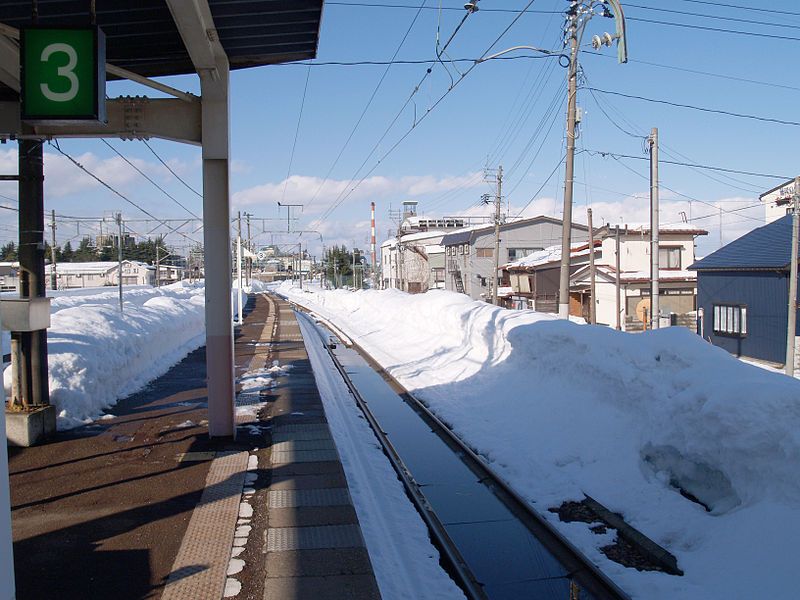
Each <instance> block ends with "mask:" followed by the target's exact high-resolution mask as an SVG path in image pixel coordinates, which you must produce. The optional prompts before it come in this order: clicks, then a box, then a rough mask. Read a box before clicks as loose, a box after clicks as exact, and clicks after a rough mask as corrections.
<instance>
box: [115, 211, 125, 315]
mask: <svg viewBox="0 0 800 600" xmlns="http://www.w3.org/2000/svg"><path fill="white" fill-rule="evenodd" d="M116 221H117V231H118V235H119V239H118V243H117V287H118V288H119V312H124V311H123V308H122V213H117V218H116Z"/></svg>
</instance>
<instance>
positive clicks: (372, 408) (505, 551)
mask: <svg viewBox="0 0 800 600" xmlns="http://www.w3.org/2000/svg"><path fill="white" fill-rule="evenodd" d="M329 352H330V354H331V357H332V358H333V359H334V362H335V363H336V364H337V367H338V368H339V370H340V372H341V373H342V375H343V376H344V377H345V379H346V380H349V381H348V386H349V387H350V389H351V391H352V392H353V394H354V396H355V397H356V399H357V400H358V401H359V403H360V404H361V406H362V409H364V410H365V412H366V416H367V419H368V420H369V421H370V422H371V424H372V425H373V429H376V433H377V434H378V437H379V438H381V441H382V443H383V444H384V447H385V449H386V451H387V454H389V455H390V459H393V456H392V455H394V460H393V461H394V462H395V467H396V469H398V470H399V471H400V475H401V479H405V483H406V485H407V487H409V488H411V489H409V493H410V494H411V496H412V498H414V497H416V499H417V505H418V508H421V509H422V512H427V513H428V514H427V515H426V514H423V518H425V520H426V521H427V522H428V525H429V527H430V528H431V530H432V533H433V534H434V535H433V537H434V538H435V539H437V541H438V543H439V544H440V546H448V545H450V546H452V547H451V548H450V549H448V548H446V547H445V548H443V550H444V555H445V556H447V557H449V558H450V561H451V562H454V563H460V564H455V565H451V567H454V570H455V571H456V574H457V576H459V578H461V579H462V581H461V583H462V585H463V587H464V588H465V591H467V593H468V595H469V596H470V597H474V598H490V599H492V600H495V599H518V598H532V599H546V600H549V599H558V600H577V599H581V600H589V599H596V600H601V599H607V598H615V599H618V598H627V596H626V595H625V594H624V593H623V592H622V591H620V590H619V589H618V588H617V587H616V586H615V585H614V584H613V583H612V582H610V581H609V580H608V579H607V578H606V577H605V576H603V575H602V574H601V573H599V572H598V571H597V569H596V568H595V567H594V566H593V565H591V564H590V563H589V562H588V561H587V560H586V559H585V558H584V557H583V556H582V555H580V553H578V552H577V550H575V549H574V548H573V547H571V545H570V544H569V543H567V542H566V541H565V540H564V539H563V538H562V537H561V536H560V534H558V533H557V532H555V530H554V529H553V528H552V527H551V526H550V525H549V524H548V523H546V522H545V521H544V520H543V519H541V518H540V517H539V516H538V515H536V514H535V513H534V512H533V511H532V509H531V508H530V507H529V506H527V505H525V504H524V501H521V500H520V498H519V497H518V496H516V495H515V494H514V493H513V491H511V490H509V489H508V488H507V487H506V486H505V485H504V484H503V483H502V482H501V481H499V480H498V479H497V478H496V476H494V474H493V473H491V471H489V470H488V469H487V467H486V466H485V465H484V464H483V463H482V462H481V461H480V459H478V458H477V457H476V456H475V455H474V454H472V452H471V451H470V450H469V449H467V448H466V447H464V446H463V445H462V444H460V443H459V442H458V441H457V440H456V439H454V437H453V436H452V434H450V433H449V430H446V428H444V426H442V425H441V424H440V423H439V422H438V421H437V420H436V419H435V417H433V416H432V415H431V414H430V413H429V412H428V411H427V410H426V409H425V408H424V407H423V406H422V405H420V404H419V403H418V402H416V401H415V400H414V399H413V398H411V397H410V396H409V395H408V394H407V393H405V392H404V390H402V389H400V388H399V386H397V384H396V383H395V382H394V381H391V380H390V379H389V378H388V376H385V374H381V373H380V372H379V371H380V368H379V367H377V366H373V365H371V364H370V362H369V361H368V359H367V358H366V357H364V356H362V355H361V354H360V353H359V352H358V351H356V349H353V348H349V347H346V346H344V345H342V344H340V343H339V344H335V347H334V348H329Z"/></svg>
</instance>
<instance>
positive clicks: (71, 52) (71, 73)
mask: <svg viewBox="0 0 800 600" xmlns="http://www.w3.org/2000/svg"><path fill="white" fill-rule="evenodd" d="M57 52H63V53H64V54H66V55H67V58H68V59H69V62H67V64H66V65H64V66H63V67H58V70H57V71H56V73H57V74H58V76H59V77H66V78H67V80H69V84H70V85H69V89H68V90H67V91H66V92H54V91H53V90H51V89H50V86H49V85H48V84H47V83H41V84H39V87H40V89H41V90H42V94H43V95H44V97H45V98H47V99H48V100H50V101H52V102H69V101H70V100H72V99H73V98H75V96H77V95H78V88H79V85H78V76H77V75H75V67H76V66H78V53H77V52H75V48H73V47H72V46H70V45H69V44H64V43H56V44H50V45H49V46H45V48H44V50H42V57H41V61H42V62H44V63H46V62H47V61H49V60H50V56H51V55H53V54H56V53H57Z"/></svg>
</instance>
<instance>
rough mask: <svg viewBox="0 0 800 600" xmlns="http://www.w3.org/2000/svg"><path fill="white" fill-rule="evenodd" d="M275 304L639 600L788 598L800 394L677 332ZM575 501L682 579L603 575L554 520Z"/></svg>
mask: <svg viewBox="0 0 800 600" xmlns="http://www.w3.org/2000/svg"><path fill="white" fill-rule="evenodd" d="M278 290H279V291H280V292H281V293H283V294H285V295H287V296H289V297H290V298H292V299H293V300H295V301H297V302H299V303H301V304H304V305H307V306H308V307H309V308H312V309H313V310H314V311H315V312H318V313H319V314H321V315H322V316H323V317H325V318H327V319H330V320H332V321H333V322H335V323H336V324H337V326H338V327H340V328H341V329H342V330H343V331H344V332H345V333H346V334H347V335H348V336H350V337H352V338H353V339H354V340H355V341H356V343H358V344H359V345H361V346H362V347H364V348H365V349H366V350H367V351H368V352H370V354H372V356H373V357H374V358H375V359H376V360H377V361H378V362H379V363H381V364H382V365H383V366H384V367H385V368H386V369H387V370H388V371H389V372H390V373H391V374H392V375H393V376H395V377H396V378H397V379H398V380H399V381H400V382H401V383H402V384H403V385H405V386H406V387H407V388H408V389H410V390H412V391H414V393H415V395H417V396H418V397H419V398H421V399H423V400H424V401H425V402H426V403H428V404H429V406H430V407H431V408H432V409H433V410H434V411H435V412H436V413H437V414H438V415H439V416H440V417H441V418H442V419H443V420H444V421H445V422H447V423H449V424H450V425H451V426H452V427H453V429H454V430H455V431H456V432H457V433H458V434H459V435H460V436H461V437H462V438H463V439H465V440H466V441H467V442H468V443H469V444H470V445H471V446H472V447H473V448H475V449H477V450H478V452H480V453H481V454H482V455H484V456H485V457H486V458H487V460H488V461H489V462H490V463H492V466H493V468H495V470H497V471H498V472H499V473H500V474H501V475H502V476H503V477H505V478H506V480H507V481H508V482H509V483H510V484H511V485H513V486H514V487H515V488H516V489H517V490H518V491H519V492H520V493H521V494H522V495H523V496H525V497H527V498H529V499H530V500H531V501H532V502H534V503H535V505H536V507H537V508H538V509H539V511H540V512H541V513H542V514H544V515H545V516H546V517H547V518H549V519H550V520H551V521H553V522H554V524H555V525H556V526H557V527H558V528H559V529H560V530H561V531H562V532H564V533H565V534H566V535H567V536H569V537H570V538H571V539H572V541H573V542H574V543H575V544H577V545H578V546H579V547H580V548H581V549H582V550H583V551H584V552H586V554H587V555H588V556H589V557H590V558H591V559H592V560H593V561H595V562H596V563H597V564H598V565H600V567H601V568H603V569H604V570H605V571H606V572H607V573H608V574H609V575H610V576H611V577H612V578H614V579H615V580H617V582H618V583H619V584H620V585H621V586H622V587H623V588H624V589H625V590H626V591H628V592H629V593H631V594H632V595H633V596H634V597H637V598H647V599H654V598H664V599H667V598H669V599H673V598H702V599H704V600H706V599H712V598H719V599H722V598H725V599H727V598H757V597H778V596H780V595H781V593H785V592H786V591H787V590H788V589H791V587H790V586H793V585H794V583H793V582H794V572H795V570H796V564H795V562H796V561H795V558H794V557H796V551H795V548H796V540H797V539H798V537H800V519H797V511H798V510H800V477H798V476H797V475H798V473H800V382H798V381H796V380H793V379H789V378H787V377H784V376H781V375H776V374H773V373H769V372H767V371H764V370H761V369H758V368H756V367H752V366H750V365H746V364H743V363H741V362H740V361H738V360H736V359H735V358H733V357H732V356H730V355H729V354H728V353H727V352H725V351H723V350H721V349H718V348H715V347H713V346H710V345H709V344H707V343H705V342H704V341H703V340H701V339H700V338H699V337H698V336H696V335H694V334H692V333H691V332H689V331H688V330H686V329H683V328H668V329H663V330H659V331H655V332H648V333H645V334H626V333H622V332H617V331H614V330H612V329H609V328H606V327H596V326H595V327H593V326H580V325H576V324H574V323H569V322H564V321H559V320H557V319H555V318H554V317H553V316H552V315H545V314H541V313H535V312H532V311H508V310H503V309H497V308H495V307H493V306H491V305H487V304H484V303H480V302H473V301H471V300H470V299H469V298H467V297H466V296H464V295H460V294H453V293H450V292H443V291H432V292H428V293H427V294H423V295H414V296H410V295H407V294H403V293H401V292H397V291H393V290H387V291H382V292H378V291H369V290H368V291H361V292H355V293H351V292H345V291H330V292H322V291H319V290H316V291H315V292H309V291H308V290H304V291H303V292H301V291H300V290H298V289H295V288H291V287H290V286H289V285H288V284H284V285H282V286H281V287H279V288H278ZM679 489H681V490H683V491H684V492H686V493H688V494H691V495H693V496H694V497H695V498H697V500H698V501H699V502H701V503H702V504H704V505H705V506H706V507H707V509H706V508H704V507H703V506H701V504H700V503H698V502H693V501H691V500H689V499H687V498H686V497H684V496H683V495H681V494H680V493H679ZM584 494H589V495H591V496H593V497H594V498H595V499H597V500H598V501H600V502H601V503H603V504H605V505H606V506H607V507H608V508H610V509H611V510H613V511H617V512H620V513H622V514H623V515H624V517H625V518H626V520H627V521H628V522H629V523H631V524H632V525H633V526H634V527H637V528H638V529H640V530H641V531H642V532H643V533H645V534H646V535H648V536H649V537H651V538H652V539H654V540H655V541H656V542H657V543H659V544H661V545H663V546H665V547H666V548H667V549H669V550H670V551H671V552H672V553H673V554H675V555H676V556H677V558H678V564H679V566H680V567H681V568H682V569H683V570H684V571H685V576H684V577H674V576H669V575H665V574H662V573H656V572H639V571H636V570H634V569H626V568H624V567H622V566H620V565H618V564H617V563H613V562H611V561H609V560H608V559H607V558H605V556H604V555H603V554H602V553H601V552H600V551H599V546H601V545H603V544H604V543H606V542H607V540H606V539H605V538H604V537H603V536H596V535H594V534H592V533H591V532H590V531H589V529H588V526H587V525H585V524H582V523H560V522H558V518H557V517H556V516H555V515H553V514H551V513H548V512H547V509H548V508H550V507H555V506H558V505H559V504H560V503H561V502H562V501H564V500H580V499H582V498H583V495H584Z"/></svg>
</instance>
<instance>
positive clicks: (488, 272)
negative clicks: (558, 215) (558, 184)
mask: <svg viewBox="0 0 800 600" xmlns="http://www.w3.org/2000/svg"><path fill="white" fill-rule="evenodd" d="M561 228H562V222H561V220H560V219H555V218H553V217H547V216H544V215H540V216H538V217H533V218H531V219H520V220H515V221H509V222H507V223H503V224H502V225H501V226H500V254H499V264H500V265H503V264H505V263H509V262H513V261H515V260H518V259H521V258H524V257H526V256H529V255H531V254H533V253H534V252H537V251H540V250H543V249H544V248H547V247H550V246H552V245H554V244H555V243H557V242H558V241H559V240H560V239H561ZM494 230H495V227H494V225H484V226H481V227H476V228H469V229H464V230H461V231H457V232H453V233H450V234H448V235H446V236H444V237H443V238H442V241H441V245H442V246H444V249H445V261H446V270H445V286H446V289H448V290H452V291H454V292H461V293H464V294H467V295H468V296H470V297H471V298H472V299H474V300H488V299H490V298H491V296H492V286H493V285H494V280H495V277H496V276H497V275H498V274H497V273H495V269H494V265H495V258H494V252H495V231H494ZM572 239H573V241H575V242H578V243H583V244H585V243H586V242H587V241H588V239H589V228H588V227H587V226H586V225H581V224H579V223H573V224H572ZM501 285H502V284H501Z"/></svg>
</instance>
